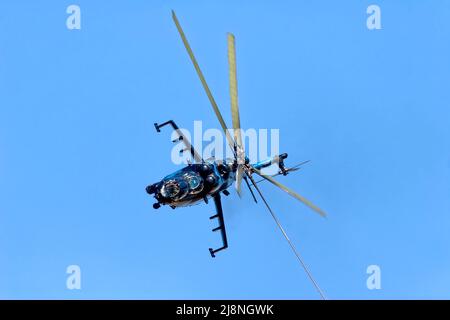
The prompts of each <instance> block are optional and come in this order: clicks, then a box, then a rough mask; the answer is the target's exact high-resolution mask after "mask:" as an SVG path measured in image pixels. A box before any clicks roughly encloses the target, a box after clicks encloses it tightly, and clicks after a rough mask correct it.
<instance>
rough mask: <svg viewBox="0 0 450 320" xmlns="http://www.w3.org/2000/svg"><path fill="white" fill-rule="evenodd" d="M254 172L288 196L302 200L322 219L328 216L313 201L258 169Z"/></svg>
mask: <svg viewBox="0 0 450 320" xmlns="http://www.w3.org/2000/svg"><path fill="white" fill-rule="evenodd" d="M253 171H254V172H255V173H256V174H258V175H259V176H261V177H262V178H264V179H266V180H268V181H270V182H271V183H273V184H274V185H276V186H277V187H278V188H280V189H281V190H283V191H285V192H287V193H288V194H290V195H291V196H293V197H294V198H296V199H297V200H300V201H301V202H302V203H303V204H305V205H306V206H308V207H310V208H311V209H313V210H314V211H315V212H317V213H318V214H320V215H321V216H322V217H326V216H327V214H326V213H325V212H324V211H322V210H321V209H320V208H319V207H317V206H315V205H314V204H313V203H312V202H311V201H309V200H308V199H306V198H304V197H302V196H301V195H299V194H298V193H296V192H295V191H293V190H291V189H289V188H288V187H286V186H285V185H283V184H281V183H279V182H278V181H276V180H275V179H273V178H272V177H270V176H266V175H265V174H262V173H261V171H259V170H258V169H255V168H253Z"/></svg>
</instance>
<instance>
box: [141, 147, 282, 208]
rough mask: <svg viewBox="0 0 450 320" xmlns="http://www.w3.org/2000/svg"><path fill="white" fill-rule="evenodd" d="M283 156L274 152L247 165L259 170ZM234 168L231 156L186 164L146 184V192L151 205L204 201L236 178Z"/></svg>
mask: <svg viewBox="0 0 450 320" xmlns="http://www.w3.org/2000/svg"><path fill="white" fill-rule="evenodd" d="M285 157H287V154H282V155H280V156H274V157H272V158H268V159H266V160H263V161H260V162H258V163H255V164H252V165H250V166H251V167H253V168H255V169H258V170H259V169H262V168H265V167H268V166H270V165H272V164H273V163H278V164H280V160H281V162H282V159H284V158H285ZM246 161H248V159H246ZM247 163H248V162H247ZM236 170H237V164H236V162H235V161H233V160H232V159H230V160H220V161H205V162H203V163H197V164H189V165H187V166H186V167H184V168H182V169H180V170H178V171H175V172H174V173H172V174H170V175H168V176H166V177H164V178H163V179H162V180H161V181H159V182H157V183H154V184H152V185H149V186H148V187H147V188H146V190H147V193H148V194H154V196H155V199H156V200H157V203H155V204H154V205H153V206H154V208H155V209H157V208H159V207H160V205H169V206H170V207H172V208H176V207H185V206H191V205H194V204H196V203H198V202H200V201H205V202H207V201H208V199H209V198H210V197H212V196H214V195H215V194H217V193H218V192H222V191H223V192H224V193H226V191H224V190H226V189H227V188H228V187H229V186H230V185H232V184H233V182H234V181H235V179H236Z"/></svg>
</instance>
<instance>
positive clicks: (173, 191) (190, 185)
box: [160, 171, 204, 200]
mask: <svg viewBox="0 0 450 320" xmlns="http://www.w3.org/2000/svg"><path fill="white" fill-rule="evenodd" d="M203 188H204V181H203V178H202V177H201V176H200V175H199V174H198V173H197V172H194V171H189V172H186V173H184V174H183V175H180V176H178V177H174V178H173V179H170V180H167V181H165V182H164V184H163V186H162V187H161V190H160V193H161V195H162V196H163V197H164V198H167V199H172V200H180V199H183V198H184V197H186V196H187V195H188V194H192V195H194V194H198V193H200V192H201V191H202V190H203Z"/></svg>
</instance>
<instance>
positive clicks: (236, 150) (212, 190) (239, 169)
mask: <svg viewBox="0 0 450 320" xmlns="http://www.w3.org/2000/svg"><path fill="white" fill-rule="evenodd" d="M172 19H173V21H174V23H175V26H176V28H177V30H178V33H179V35H180V37H181V40H182V42H183V44H184V46H185V48H186V51H187V53H188V55H189V58H190V60H191V62H192V64H193V65H194V68H195V71H196V73H197V75H198V77H199V79H200V82H201V84H202V86H203V89H204V90H205V93H206V95H207V97H208V99H209V102H210V104H211V106H212V108H213V111H214V113H215V115H216V117H217V119H218V121H219V123H220V126H221V128H222V130H223V132H224V134H225V137H226V141H227V143H228V145H229V147H230V149H231V150H232V153H233V158H232V159H223V160H216V159H208V160H204V159H203V158H202V157H201V156H200V154H199V153H198V151H197V150H195V148H194V147H193V146H192V144H191V143H190V141H189V140H188V138H187V137H186V136H185V135H184V134H183V132H182V130H180V128H179V127H178V126H177V124H176V123H175V122H174V121H173V120H169V121H166V122H164V123H160V124H158V123H154V126H155V129H156V131H157V132H161V128H162V127H166V126H170V127H171V128H172V130H174V131H175V133H176V135H175V136H177V137H178V138H176V139H175V140H174V141H172V142H174V143H175V142H180V143H182V144H183V145H184V149H183V150H182V151H185V152H189V153H190V157H191V159H192V160H191V161H190V162H189V163H188V165H187V166H185V167H184V168H182V169H180V170H178V171H176V172H174V173H172V174H170V175H168V176H166V177H164V178H163V179H162V180H161V181H159V182H156V183H153V184H151V185H148V186H147V187H146V192H147V193H148V194H149V195H153V196H154V198H155V200H156V202H155V203H154V204H153V208H154V209H159V208H160V207H161V206H165V205H167V206H169V207H171V208H172V209H176V208H178V207H185V206H191V205H194V204H197V203H199V202H201V201H204V202H205V203H207V204H208V203H209V200H210V199H212V200H213V201H214V205H215V209H216V211H215V214H213V215H212V216H211V217H210V219H217V220H218V226H217V227H216V228H214V229H212V231H220V233H221V237H222V246H221V247H219V248H217V249H213V248H209V252H210V254H211V257H213V258H214V257H216V254H217V253H218V252H219V251H222V250H224V249H226V248H228V240H227V234H226V229H225V221H224V214H223V210H222V202H221V201H222V200H221V195H222V194H223V195H225V196H228V195H229V194H230V192H229V191H228V189H229V187H230V186H232V185H233V184H234V186H235V189H236V192H237V193H238V195H239V196H241V184H242V180H244V182H245V184H246V186H247V187H248V188H249V190H250V193H251V195H252V197H253V200H254V201H255V202H257V198H256V196H255V193H254V192H253V190H255V191H256V193H257V194H258V195H259V197H260V198H261V200H262V201H263V203H264V205H265V206H266V207H267V209H268V210H269V212H270V213H271V215H272V217H273V219H274V220H275V222H276V224H277V225H278V227H279V228H280V230H281V232H282V233H283V235H284V237H285V238H286V240H287V241H288V243H289V245H290V246H291V248H292V250H293V251H294V253H295V255H296V257H297V259H298V260H299V261H300V263H301V264H302V266H303V268H304V269H305V271H306V273H307V275H308V276H309V278H310V280H311V281H312V282H313V284H314V285H315V287H316V289H317V290H318V291H319V293H320V294H321V296H322V298H324V295H323V293H322V291H321V290H320V288H319V287H318V285H317V283H316V282H315V281H314V279H313V278H312V275H311V273H310V272H309V270H308V268H307V267H306V265H305V263H304V262H303V260H302V259H301V257H300V255H299V253H298V251H297V250H296V248H295V247H294V245H293V244H292V242H291V241H290V239H289V237H288V236H287V234H286V232H285V231H284V229H283V227H282V226H281V224H280V222H279V220H278V218H277V217H276V215H275V213H274V212H273V210H272V209H271V207H270V206H269V204H268V202H267V200H266V198H265V197H264V196H263V194H262V192H261V190H260V188H259V187H258V183H260V182H262V181H268V182H270V183H272V184H273V185H275V186H276V187H278V188H280V189H281V190H283V191H285V192H286V193H288V194H289V195H291V196H292V197H294V198H296V199H297V200H299V201H300V202H302V203H303V204H304V205H306V206H308V207H309V208H311V209H312V210H313V211H315V212H316V213H318V214H319V215H321V216H323V217H325V216H326V214H325V212H324V211H323V210H321V209H320V208H319V207H317V206H316V205H314V204H313V203H312V202H310V201H309V200H307V199H306V198H304V197H303V196H301V195H299V194H298V193H297V192H295V191H293V190H291V189H290V188H288V187H286V186H284V185H283V184H281V183H279V182H278V181H276V180H275V179H274V176H278V175H284V176H285V175H287V174H289V173H290V172H293V171H296V170H298V169H300V167H301V166H302V165H303V164H305V163H307V162H308V161H305V162H303V163H300V164H298V165H296V166H293V167H290V168H287V167H286V166H285V159H286V158H287V156H288V155H287V153H282V154H279V155H276V156H273V157H271V158H268V159H265V160H262V161H259V162H257V163H253V164H252V163H250V161H249V158H248V157H247V156H246V155H245V149H244V145H243V143H242V135H241V124H240V117H239V107H238V91H237V76H236V50H235V37H234V35H233V34H231V33H228V34H227V46H228V66H229V93H230V98H231V115H232V128H229V127H228V126H227V125H226V123H225V121H224V119H223V117H222V114H221V112H220V110H219V107H218V105H217V103H216V101H215V99H214V97H213V95H212V93H211V90H210V89H209V86H208V84H207V82H206V80H205V77H204V75H203V73H202V71H201V69H200V67H199V64H198V62H197V60H196V58H195V56H194V53H193V51H192V49H191V46H190V44H189V42H188V40H187V38H186V35H185V33H184V31H183V29H182V27H181V25H180V23H179V20H178V18H177V16H176V14H175V12H174V11H173V10H172ZM232 134H233V136H232ZM272 165H277V166H278V168H279V170H278V173H276V174H274V175H266V174H263V173H262V172H261V170H262V169H263V168H267V167H269V166H272ZM255 175H256V176H259V177H261V178H262V179H261V180H259V181H255V178H254V176H255Z"/></svg>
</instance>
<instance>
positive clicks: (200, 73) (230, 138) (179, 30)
mask: <svg viewBox="0 0 450 320" xmlns="http://www.w3.org/2000/svg"><path fill="white" fill-rule="evenodd" d="M172 19H173V21H174V22H175V25H176V27H177V29H178V33H179V34H180V37H181V40H183V44H184V46H185V48H186V51H187V52H188V54H189V57H190V58H191V61H192V64H193V65H194V68H195V71H197V75H198V77H199V78H200V81H201V83H202V85H203V89H204V90H205V92H206V95H207V96H208V99H209V102H210V103H211V105H212V107H213V110H214V113H215V114H216V117H217V119H218V120H219V122H220V126H221V127H222V130H223V131H224V133H225V136H226V138H227V141H228V144H229V145H230V148H231V150H232V151H233V152H234V141H233V138H232V137H231V135H230V133H229V132H228V130H227V125H226V124H225V121H224V120H223V117H222V114H221V113H220V110H219V107H218V106H217V103H216V100H214V97H213V95H212V93H211V90H209V86H208V84H207V83H206V80H205V77H204V76H203V73H202V71H201V70H200V66H199V65H198V63H197V60H196V59H195V56H194V53H193V52H192V49H191V46H190V45H189V42H188V41H187V38H186V36H185V34H184V32H183V29H182V28H181V25H180V23H179V21H178V18H177V16H176V14H175V11H173V10H172Z"/></svg>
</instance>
